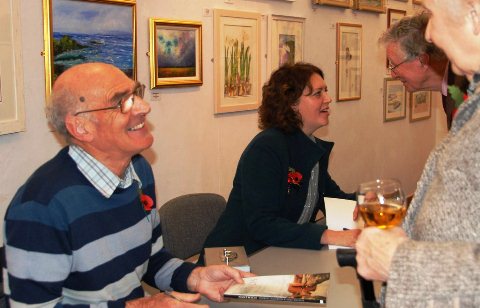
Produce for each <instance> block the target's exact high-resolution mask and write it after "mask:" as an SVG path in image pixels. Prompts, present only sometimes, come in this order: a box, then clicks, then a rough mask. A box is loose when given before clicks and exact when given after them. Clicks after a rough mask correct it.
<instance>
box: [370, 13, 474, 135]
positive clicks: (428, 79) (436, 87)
mask: <svg viewBox="0 0 480 308" xmlns="http://www.w3.org/2000/svg"><path fill="white" fill-rule="evenodd" d="M427 24H428V15H427V14H425V13H422V14H419V15H415V16H409V17H404V18H402V19H401V20H400V21H398V22H397V23H395V24H393V25H392V26H391V27H390V28H388V30H387V31H386V32H385V33H384V34H383V35H382V37H381V38H380V40H379V41H380V42H381V43H383V44H384V45H385V47H386V50H387V59H388V61H389V63H390V65H389V69H390V71H391V74H392V77H394V78H398V79H400V80H401V81H402V82H403V84H404V85H405V88H406V89H407V91H409V92H415V91H421V90H427V91H429V90H432V91H441V92H442V103H443V109H444V111H445V114H446V116H447V126H448V129H450V126H451V124H452V117H453V114H454V110H455V109H456V107H455V101H454V99H453V98H452V97H451V94H450V93H449V91H448V89H447V86H448V85H456V86H457V87H458V88H459V90H460V91H461V92H463V93H465V92H466V89H467V87H468V81H467V79H466V78H465V77H463V76H462V77H460V76H457V75H455V74H454V73H453V72H452V70H451V68H450V65H449V62H448V59H447V57H446V56H445V53H444V52H443V51H442V50H441V49H440V48H438V47H436V46H435V45H434V44H432V43H429V42H427V41H426V40H425V29H426V27H427Z"/></svg>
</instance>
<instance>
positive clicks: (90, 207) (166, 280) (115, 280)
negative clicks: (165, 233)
mask: <svg viewBox="0 0 480 308" xmlns="http://www.w3.org/2000/svg"><path fill="white" fill-rule="evenodd" d="M67 149H68V148H65V149H63V150H61V151H60V152H59V154H58V155H57V156H56V157H54V158H53V159H52V160H50V161H49V162H47V163H46V164H44V165H43V166H42V167H40V168H39V169H38V170H37V171H36V172H35V173H34V174H33V175H32V176H31V177H30V178H29V180H28V181H27V182H26V183H25V185H24V186H22V187H21V188H20V189H19V191H18V192H17V194H16V195H15V197H14V199H13V200H12V202H11V204H10V206H9V208H8V210H7V214H6V217H5V224H4V226H5V230H4V231H5V232H4V243H5V249H6V259H7V273H8V276H7V281H6V282H5V284H6V294H7V295H8V297H9V300H10V304H13V305H14V304H16V303H22V304H47V303H49V305H51V306H55V305H58V304H60V305H95V306H96V305H100V306H112V305H113V306H117V305H122V306H123V304H124V303H125V301H126V300H129V299H134V298H138V297H142V296H144V294H143V289H142V288H141V285H140V281H141V280H144V281H146V282H147V283H149V284H151V285H156V286H158V287H159V288H161V289H170V288H174V289H178V290H180V291H186V285H185V283H186V277H188V275H189V274H190V272H191V270H192V269H193V265H191V264H186V263H183V262H182V261H181V260H179V259H175V258H173V257H172V256H171V255H170V254H168V252H166V251H165V249H163V243H162V238H161V228H160V222H159V217H158V212H157V211H156V210H155V209H154V210H152V211H151V212H150V214H149V215H148V217H147V214H146V213H145V211H144V209H143V206H142V204H141V203H140V199H139V194H138V183H136V182H135V183H134V184H133V185H131V186H130V187H128V188H126V189H120V188H117V190H116V191H115V193H114V194H113V195H112V196H111V197H110V198H109V199H107V198H105V197H103V196H102V195H101V193H100V192H98V191H97V190H96V189H95V188H94V187H93V186H92V185H91V184H90V182H89V181H88V180H87V179H86V178H85V177H84V176H83V175H82V174H81V173H80V172H79V171H78V169H77V167H76V164H75V163H74V162H73V160H72V159H71V158H70V157H69V155H68V153H67V152H68V150H67ZM133 164H134V168H135V172H136V173H137V174H138V176H139V178H140V180H141V181H142V191H143V193H144V194H147V195H149V196H150V197H152V199H153V200H155V190H154V188H155V185H154V179H153V174H152V171H151V168H150V166H149V164H148V163H147V162H146V160H145V159H144V158H143V157H141V156H136V157H135V158H134V159H133Z"/></svg>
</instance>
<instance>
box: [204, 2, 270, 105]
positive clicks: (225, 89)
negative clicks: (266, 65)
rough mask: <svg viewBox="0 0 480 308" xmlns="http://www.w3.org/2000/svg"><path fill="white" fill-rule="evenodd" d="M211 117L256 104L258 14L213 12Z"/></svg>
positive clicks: (225, 11) (257, 89)
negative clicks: (212, 100) (213, 110)
mask: <svg viewBox="0 0 480 308" xmlns="http://www.w3.org/2000/svg"><path fill="white" fill-rule="evenodd" d="M213 18H214V22H213V24H214V27H213V28H214V38H213V43H214V76H215V86H214V89H215V90H214V91H215V114H220V113H226V112H237V111H245V110H254V109H257V108H258V106H259V105H260V100H261V97H260V92H261V86H260V77H261V76H260V75H261V57H260V50H261V42H260V37H261V36H260V28H261V14H260V13H252V12H243V11H231V10H223V9H214V11H213Z"/></svg>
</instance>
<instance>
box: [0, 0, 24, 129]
mask: <svg viewBox="0 0 480 308" xmlns="http://www.w3.org/2000/svg"><path fill="white" fill-rule="evenodd" d="M0 12H2V13H1V15H2V25H3V27H2V31H0V135H4V134H12V133H18V132H22V131H25V104H24V99H23V64H22V38H21V33H22V31H21V30H22V29H21V24H20V20H21V18H20V17H21V15H20V13H21V8H20V1H17V0H6V1H0Z"/></svg>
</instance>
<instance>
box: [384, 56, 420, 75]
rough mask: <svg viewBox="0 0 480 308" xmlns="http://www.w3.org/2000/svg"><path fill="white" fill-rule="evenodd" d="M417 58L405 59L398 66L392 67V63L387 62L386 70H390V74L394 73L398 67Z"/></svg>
mask: <svg viewBox="0 0 480 308" xmlns="http://www.w3.org/2000/svg"><path fill="white" fill-rule="evenodd" d="M417 58H418V57H414V58H407V59H405V60H403V61H402V62H400V63H398V64H395V65H392V62H391V61H390V60H388V69H389V70H390V72H394V71H395V70H396V69H397V68H398V67H399V66H400V65H402V64H404V63H407V62H410V61H413V60H415V59H417Z"/></svg>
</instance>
